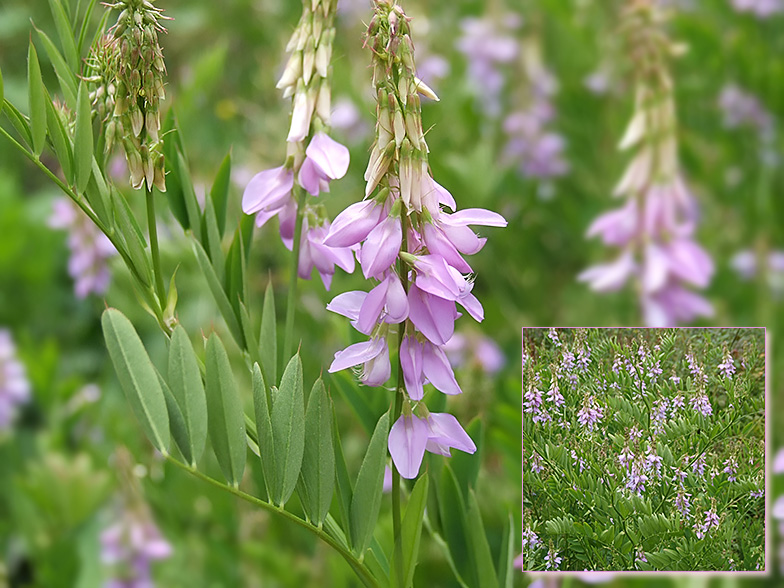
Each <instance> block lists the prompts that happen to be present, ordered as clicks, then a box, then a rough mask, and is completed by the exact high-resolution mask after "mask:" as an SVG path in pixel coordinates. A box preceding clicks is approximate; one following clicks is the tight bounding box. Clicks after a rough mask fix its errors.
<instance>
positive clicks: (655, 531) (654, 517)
mask: <svg viewBox="0 0 784 588" xmlns="http://www.w3.org/2000/svg"><path fill="white" fill-rule="evenodd" d="M765 359H766V356H765V330H764V329H761V328H726V329H599V328H591V329H558V328H549V329H548V328H537V329H523V358H522V361H523V554H522V560H523V570H525V571H550V570H552V571H557V570H558V571H566V570H579V571H583V570H602V571H717V570H719V571H760V572H762V571H764V570H765V505H766V500H765Z"/></svg>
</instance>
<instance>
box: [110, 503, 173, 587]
mask: <svg viewBox="0 0 784 588" xmlns="http://www.w3.org/2000/svg"><path fill="white" fill-rule="evenodd" d="M171 553H172V548H171V545H170V544H169V542H168V541H166V539H164V538H163V536H162V535H161V532H160V531H159V530H158V527H157V526H155V523H154V522H153V521H152V519H151V518H150V517H149V514H148V513H146V512H142V513H140V512H136V511H131V510H127V511H125V512H124V513H123V514H122V516H121V518H120V520H118V521H117V522H116V523H114V524H113V525H111V526H110V527H109V528H107V529H106V530H105V531H103V533H101V560H102V561H103V563H104V564H105V565H107V566H109V567H110V568H111V580H109V581H108V582H107V583H106V584H104V586H105V587H106V588H151V587H152V585H153V584H152V575H151V570H150V566H151V564H152V562H154V561H157V560H161V559H166V558H167V557H169V556H170V555H171Z"/></svg>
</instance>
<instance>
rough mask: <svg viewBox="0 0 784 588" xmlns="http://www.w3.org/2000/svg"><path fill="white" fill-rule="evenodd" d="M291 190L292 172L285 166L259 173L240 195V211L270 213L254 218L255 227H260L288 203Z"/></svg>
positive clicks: (292, 185)
mask: <svg viewBox="0 0 784 588" xmlns="http://www.w3.org/2000/svg"><path fill="white" fill-rule="evenodd" d="M293 188H294V172H293V171H292V170H291V169H288V168H287V167H286V166H285V165H282V166H280V167H274V168H272V169H267V170H264V171H262V172H259V173H257V174H256V175H255V176H253V178H252V179H251V181H250V182H249V183H248V185H247V187H246V188H245V192H244V193H243V194H242V211H243V212H244V213H245V214H256V213H271V215H269V214H259V216H257V217H256V224H257V226H262V225H264V223H265V222H267V220H269V218H271V216H274V215H275V214H277V213H278V212H279V211H280V210H281V209H282V208H283V207H284V206H285V205H286V204H287V203H288V201H289V200H290V199H291V190H292V189H293ZM260 220H261V222H259V221H260Z"/></svg>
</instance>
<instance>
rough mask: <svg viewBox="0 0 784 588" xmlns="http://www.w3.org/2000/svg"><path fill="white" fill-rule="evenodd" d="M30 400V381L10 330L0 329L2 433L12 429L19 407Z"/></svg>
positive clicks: (0, 417) (0, 411)
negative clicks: (18, 355)
mask: <svg viewBox="0 0 784 588" xmlns="http://www.w3.org/2000/svg"><path fill="white" fill-rule="evenodd" d="M29 400H30V381H29V380H28V379H27V371H26V370H25V366H24V364H23V363H22V362H21V361H19V359H18V358H17V355H16V346H15V345H14V340H13V338H12V337H11V332H10V331H9V330H8V329H2V328H0V432H3V431H7V430H8V429H10V427H11V424H12V423H13V421H14V419H15V418H16V415H17V412H18V410H19V406H20V405H22V404H25V403H27V402H28V401H29Z"/></svg>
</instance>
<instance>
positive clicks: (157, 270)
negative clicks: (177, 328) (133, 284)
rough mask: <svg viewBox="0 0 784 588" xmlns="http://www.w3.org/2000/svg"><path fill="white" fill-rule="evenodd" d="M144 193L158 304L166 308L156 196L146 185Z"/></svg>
mask: <svg viewBox="0 0 784 588" xmlns="http://www.w3.org/2000/svg"><path fill="white" fill-rule="evenodd" d="M144 193H145V194H146V196H147V230H148V231H149V234H150V235H149V236H150V252H151V253H152V269H153V274H154V275H155V289H156V293H157V294H158V305H159V307H160V308H162V309H163V308H166V287H165V286H164V284H163V273H162V272H161V254H160V250H159V249H158V225H157V223H156V221H155V198H154V196H153V194H152V190H150V189H149V188H148V187H145V189H144Z"/></svg>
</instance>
